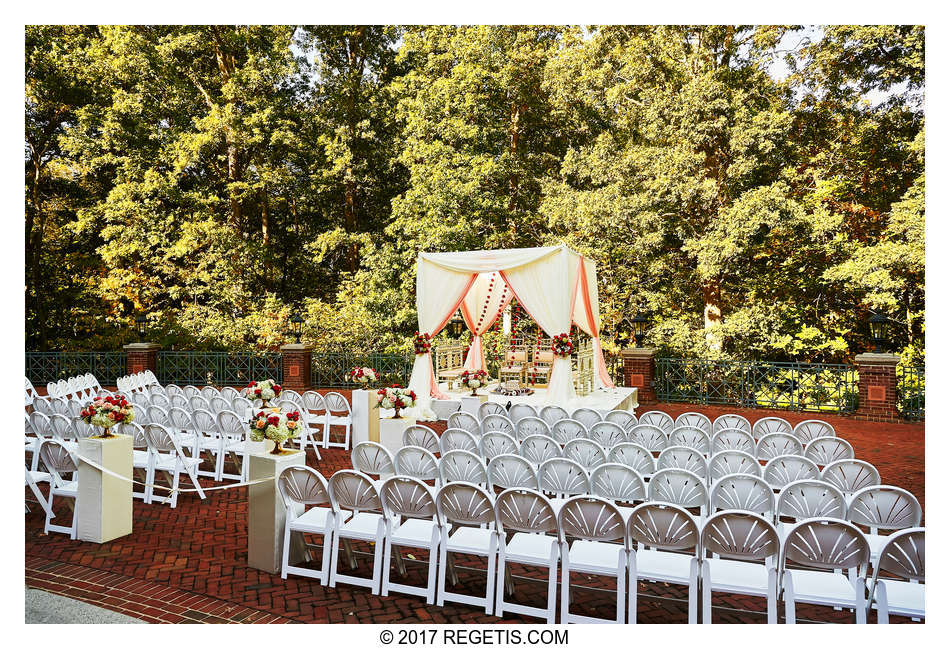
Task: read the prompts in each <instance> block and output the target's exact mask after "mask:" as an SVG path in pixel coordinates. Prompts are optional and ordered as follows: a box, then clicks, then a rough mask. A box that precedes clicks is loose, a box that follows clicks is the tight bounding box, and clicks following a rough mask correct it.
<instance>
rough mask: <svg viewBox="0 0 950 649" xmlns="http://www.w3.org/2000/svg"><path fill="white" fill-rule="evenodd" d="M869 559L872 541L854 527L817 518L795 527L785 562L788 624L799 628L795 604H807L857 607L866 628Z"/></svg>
mask: <svg viewBox="0 0 950 649" xmlns="http://www.w3.org/2000/svg"><path fill="white" fill-rule="evenodd" d="M869 560H870V552H869V550H868V542H867V541H866V540H865V539H864V535H863V534H862V533H861V530H859V529H858V528H857V527H855V526H854V525H852V524H851V523H846V522H845V521H842V520H838V519H829V518H812V519H809V520H806V521H802V522H801V523H797V524H795V525H794V526H792V528H791V529H790V530H789V532H788V537H787V538H786V539H785V542H784V543H783V544H782V558H781V561H780V565H781V572H780V575H779V584H780V585H779V590H780V592H781V593H782V595H783V597H784V598H785V623H786V624H795V605H796V604H797V603H798V602H802V603H804V604H817V605H819V606H835V607H841V608H845V607H847V608H851V609H854V612H855V619H856V621H857V623H858V624H864V623H865V621H866V619H867V608H866V606H867V604H866V601H865V597H864V588H865V586H866V584H865V579H866V578H867V570H868V561H869ZM790 564H791V565H795V566H798V567H794V568H793V567H790ZM828 571H831V572H828ZM845 572H847V574H845Z"/></svg>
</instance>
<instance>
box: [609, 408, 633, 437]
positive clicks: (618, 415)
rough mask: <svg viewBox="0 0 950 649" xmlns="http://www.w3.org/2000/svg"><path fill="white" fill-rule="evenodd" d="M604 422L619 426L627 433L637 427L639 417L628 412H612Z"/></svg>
mask: <svg viewBox="0 0 950 649" xmlns="http://www.w3.org/2000/svg"><path fill="white" fill-rule="evenodd" d="M604 421H609V422H611V423H614V424H617V425H618V426H620V427H621V428H623V430H624V432H627V431H629V430H630V429H632V428H633V427H634V426H636V425H637V416H636V415H635V414H633V413H632V412H627V411H626V410H611V411H610V412H608V413H607V414H606V415H604Z"/></svg>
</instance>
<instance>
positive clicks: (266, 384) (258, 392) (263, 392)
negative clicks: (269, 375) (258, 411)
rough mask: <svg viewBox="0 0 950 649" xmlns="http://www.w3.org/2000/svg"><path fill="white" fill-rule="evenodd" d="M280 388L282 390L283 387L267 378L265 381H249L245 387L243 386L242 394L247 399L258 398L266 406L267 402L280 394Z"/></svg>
mask: <svg viewBox="0 0 950 649" xmlns="http://www.w3.org/2000/svg"><path fill="white" fill-rule="evenodd" d="M281 390H283V388H282V387H280V384H278V383H275V382H274V381H272V380H270V379H267V380H266V381H261V382H260V383H258V382H257V381H251V382H250V383H248V384H247V387H246V388H244V394H245V396H247V397H248V398H249V399H260V400H261V402H262V403H263V405H264V407H265V408H266V407H267V402H269V401H270V400H271V399H276V398H277V397H278V396H280V391H281Z"/></svg>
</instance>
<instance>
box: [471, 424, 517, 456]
mask: <svg viewBox="0 0 950 649" xmlns="http://www.w3.org/2000/svg"><path fill="white" fill-rule="evenodd" d="M517 452H518V442H516V441H515V438H514V437H512V436H511V435H509V434H508V433H503V432H501V431H491V432H488V433H485V434H484V435H482V437H481V439H479V440H478V453H479V455H481V456H482V457H483V458H485V460H487V461H491V460H492V459H494V458H495V457H497V456H499V455H511V454H515V453H517Z"/></svg>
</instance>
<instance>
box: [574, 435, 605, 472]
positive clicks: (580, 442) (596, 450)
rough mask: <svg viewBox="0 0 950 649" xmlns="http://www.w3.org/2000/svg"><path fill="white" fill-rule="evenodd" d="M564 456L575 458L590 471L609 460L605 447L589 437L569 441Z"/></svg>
mask: <svg viewBox="0 0 950 649" xmlns="http://www.w3.org/2000/svg"><path fill="white" fill-rule="evenodd" d="M564 457H566V458H569V459H571V460H574V461H575V462H577V463H578V464H580V465H581V466H582V467H584V470H585V471H588V472H589V471H591V470H593V469H594V467H597V466H600V465H601V464H604V463H605V462H607V453H606V451H604V448H603V447H602V446H601V445H600V444H598V443H597V442H593V441H591V440H589V439H572V440H571V441H569V442H568V443H567V444H565V445H564Z"/></svg>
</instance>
